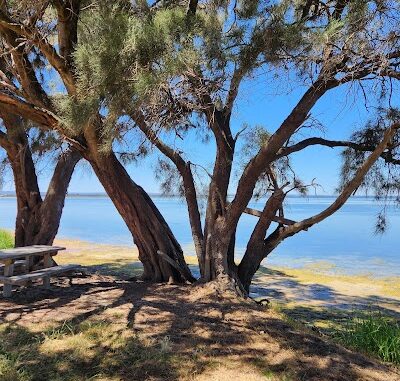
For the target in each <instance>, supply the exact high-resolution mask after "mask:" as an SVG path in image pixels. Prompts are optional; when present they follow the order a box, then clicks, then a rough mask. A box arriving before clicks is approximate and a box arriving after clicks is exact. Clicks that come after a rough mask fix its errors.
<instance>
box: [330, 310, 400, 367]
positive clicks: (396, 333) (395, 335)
mask: <svg viewBox="0 0 400 381" xmlns="http://www.w3.org/2000/svg"><path fill="white" fill-rule="evenodd" d="M338 339H339V341H340V342H341V343H342V344H344V345H345V346H348V347H351V348H354V349H356V350H359V351H362V352H365V353H368V354H370V355H373V356H376V357H378V358H380V359H381V360H383V361H386V362H391V363H393V364H396V365H400V326H399V324H398V323H397V322H396V321H394V320H393V319H389V318H386V317H384V316H382V315H381V314H373V313H370V314H369V315H368V316H367V317H366V318H354V319H353V320H352V321H350V323H349V324H348V326H347V327H346V328H345V329H344V330H343V331H341V332H340V333H339V334H338Z"/></svg>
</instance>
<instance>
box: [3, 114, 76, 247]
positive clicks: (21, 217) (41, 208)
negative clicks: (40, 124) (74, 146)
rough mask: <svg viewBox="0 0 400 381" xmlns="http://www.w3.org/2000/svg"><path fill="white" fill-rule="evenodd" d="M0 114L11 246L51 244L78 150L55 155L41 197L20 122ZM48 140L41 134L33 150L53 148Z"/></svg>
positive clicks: (29, 146) (32, 161)
mask: <svg viewBox="0 0 400 381" xmlns="http://www.w3.org/2000/svg"><path fill="white" fill-rule="evenodd" d="M0 117H1V119H2V120H3V126H4V129H5V131H1V130H0V146H1V147H2V148H3V149H4V150H5V152H6V158H7V162H8V164H9V165H10V167H11V169H12V173H13V177H14V185H15V192H16V196H17V218H16V222H15V246H16V247H20V246H29V245H52V244H53V241H54V238H55V237H56V235H57V232H58V228H59V226H60V220H61V215H62V211H63V208H64V202H65V197H66V194H67V190H68V185H69V183H70V180H71V176H72V173H73V171H74V168H75V166H76V164H77V163H78V161H79V160H80V159H81V156H80V154H79V152H77V151H71V150H67V151H66V152H63V151H62V152H61V154H59V155H58V160H57V164H56V166H55V169H54V172H53V175H52V178H51V181H50V184H49V187H48V190H47V192H46V196H45V198H44V199H43V198H42V195H41V193H40V190H39V185H38V179H37V174H36V169H35V163H34V160H33V155H32V149H31V145H30V144H29V139H28V134H27V131H26V127H25V126H24V121H23V120H22V119H21V118H20V117H18V116H15V115H13V114H9V113H2V112H1V111H0ZM51 140H52V139H51V138H48V137H45V136H42V142H41V143H42V146H39V147H37V150H38V151H39V152H40V153H41V154H43V153H45V152H46V151H47V150H48V149H54V147H52V146H53V144H49V141H51ZM34 143H35V142H34ZM37 143H38V140H36V145H38V144H37ZM58 145H59V148H61V143H60V142H58Z"/></svg>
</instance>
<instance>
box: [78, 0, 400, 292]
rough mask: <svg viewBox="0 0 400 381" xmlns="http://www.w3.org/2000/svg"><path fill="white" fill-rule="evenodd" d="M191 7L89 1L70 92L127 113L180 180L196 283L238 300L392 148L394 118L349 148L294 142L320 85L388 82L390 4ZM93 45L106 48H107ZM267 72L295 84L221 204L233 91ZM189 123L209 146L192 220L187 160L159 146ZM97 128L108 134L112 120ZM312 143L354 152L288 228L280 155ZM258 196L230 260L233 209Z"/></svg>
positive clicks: (397, 43)
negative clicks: (283, 114) (288, 105)
mask: <svg viewBox="0 0 400 381" xmlns="http://www.w3.org/2000/svg"><path fill="white" fill-rule="evenodd" d="M193 3H194V2H190V4H189V8H186V6H182V5H181V3H180V2H156V4H155V5H154V6H148V5H147V3H146V4H144V3H140V6H139V5H137V6H136V7H135V6H134V7H133V8H132V7H129V6H126V7H125V8H124V7H122V8H121V7H119V6H114V7H112V6H109V5H107V4H106V2H105V3H102V2H100V3H99V6H98V7H94V8H92V14H91V21H92V22H91V24H90V25H89V24H88V23H86V26H87V28H86V32H87V35H86V39H85V37H84V36H85V34H84V33H83V37H82V40H81V45H80V49H79V50H78V51H77V52H78V53H79V54H77V55H76V58H77V59H76V61H75V64H76V70H77V73H79V78H80V81H79V85H80V93H81V94H85V95H84V96H83V95H82V96H81V99H84V101H83V102H81V103H80V106H81V107H83V108H84V109H85V110H88V109H90V105H91V104H92V103H91V102H93V101H94V103H95V104H96V105H97V103H98V101H99V100H101V102H102V105H103V108H104V110H106V113H107V115H109V116H113V117H114V118H125V119H124V121H125V124H127V125H129V123H131V125H130V128H138V129H140V130H141V131H142V132H143V134H144V135H145V136H146V137H147V139H148V140H149V142H151V143H152V144H153V145H154V146H155V147H157V148H158V150H159V151H160V152H161V153H162V154H163V155H164V156H166V157H167V158H168V159H169V160H170V162H171V163H172V164H173V165H174V166H175V167H176V170H177V172H178V174H179V176H180V178H181V181H182V188H183V190H184V195H185V198H186V201H187V204H188V210H189V217H190V223H191V228H192V233H193V238H194V242H195V247H196V252H197V256H198V260H199V265H200V270H201V275H202V278H203V280H205V281H211V280H218V281H223V282H224V283H226V281H228V284H231V282H232V281H233V283H234V284H235V287H236V288H237V289H239V290H240V292H248V290H249V286H250V283H251V280H252V278H253V276H254V274H255V272H256V271H257V269H258V268H259V266H260V263H261V261H262V260H263V259H265V258H266V257H267V256H268V255H269V254H270V253H271V252H272V251H273V250H274V249H275V248H276V247H277V246H278V245H279V244H280V243H281V242H282V241H284V240H285V239H287V238H289V237H291V236H293V235H295V234H297V233H299V232H301V231H304V230H307V229H309V228H311V227H312V226H313V225H315V224H317V223H319V222H321V221H323V220H324V219H326V218H328V217H329V216H330V215H332V214H333V213H335V212H336V211H337V210H338V209H340V208H341V207H342V206H343V204H344V203H345V202H346V201H347V200H348V198H349V197H350V196H351V195H352V194H353V193H354V192H355V191H356V190H357V189H358V188H359V187H360V186H361V185H362V183H363V179H364V178H365V175H366V174H367V173H368V171H369V170H370V169H371V168H372V167H373V166H374V165H375V163H376V162H377V161H378V160H384V161H385V160H387V159H388V158H389V157H390V156H391V155H393V154H394V153H395V152H394V148H395V145H394V144H393V141H394V139H395V136H396V132H397V129H398V126H399V124H398V123H399V119H398V118H396V120H394V121H391V122H390V123H389V124H386V125H385V126H384V128H383V129H382V130H381V133H380V134H379V135H378V136H379V138H378V139H376V140H375V141H374V142H373V144H369V143H368V142H367V141H364V140H363V139H355V138H354V136H353V138H352V140H349V141H330V140H326V139H324V138H322V137H320V136H311V137H309V138H307V139H304V140H299V133H298V132H299V130H300V129H301V128H302V127H304V125H305V124H306V123H307V122H308V121H309V120H310V112H311V111H312V109H313V107H314V106H315V104H316V103H317V102H318V100H319V99H321V98H322V97H323V96H325V94H327V93H328V92H330V91H331V90H332V89H336V88H338V87H344V86H350V85H356V84H359V85H360V86H365V85H363V84H367V83H368V82H373V83H381V84H382V86H384V85H385V84H386V81H396V80H397V79H399V78H400V72H399V71H398V64H399V61H398V60H399V58H400V40H399V35H398V33H397V23H398V21H399V11H400V9H399V4H398V2H394V1H358V0H348V1H342V0H336V1H329V2H322V1H312V2H309V1H296V2H290V1H289V2H287V1H275V2H264V1H248V2H247V1H246V2H236V1H207V2H199V3H197V2H195V3H196V4H193ZM116 20H117V21H116ZM113 23H115V24H113ZM111 25H112V26H111ZM117 25H118V26H119V27H120V28H119V29H118V30H117V31H116V27H117ZM92 36H96V37H97V38H96V39H93V37H92ZM104 41H108V42H110V41H112V43H113V45H112V49H114V50H112V51H111V50H110V46H109V45H108V46H107V45H105V44H104ZM100 42H101V43H100ZM105 46H107V47H106V48H105ZM149 46H151V47H152V48H149ZM104 62H107V63H108V64H109V65H104ZM110 67H112V70H110ZM272 70H275V71H276V72H277V73H279V74H282V73H285V72H286V73H289V74H288V77H289V78H292V80H293V81H294V80H295V79H296V78H300V79H301V80H302V81H303V83H305V84H306V86H307V88H306V90H305V92H304V94H303V96H302V97H301V98H300V99H299V101H298V102H297V104H296V105H295V107H294V108H293V109H291V110H288V115H287V118H286V119H285V120H284V121H283V122H282V123H281V125H280V126H278V127H277V128H276V130H274V131H272V132H269V131H266V130H261V131H260V133H258V134H256V136H257V138H258V143H259V145H258V148H257V149H256V150H255V152H254V153H253V154H252V156H251V157H250V158H249V160H248V162H247V164H246V165H245V166H244V169H243V171H242V173H241V175H240V177H239V180H238V182H237V185H236V188H235V191H234V197H233V200H231V201H230V200H229V199H228V189H229V187H230V186H231V187H232V185H233V180H232V178H233V175H232V165H233V161H234V158H235V156H237V155H238V152H237V149H236V145H237V141H238V138H239V137H240V134H241V131H237V132H236V134H235V131H233V130H232V128H231V121H232V111H233V108H234V106H235V104H236V100H237V97H238V94H239V90H240V85H241V83H243V82H244V81H249V80H250V78H251V76H252V75H257V74H259V73H261V72H262V71H272ZM93 80H94V82H93ZM91 83H92V84H93V83H94V86H90V84H91ZM266 85H268V84H266ZM96 107H97V106H96ZM194 128H197V129H199V130H200V129H203V130H205V131H206V132H207V133H208V132H209V133H211V134H212V137H213V139H214V141H215V145H216V154H215V159H214V166H213V170H212V172H211V173H210V174H209V177H210V181H209V184H208V199H207V207H206V216H205V221H204V226H202V222H201V218H200V213H199V206H198V195H197V191H196V186H195V180H194V176H193V173H192V168H193V167H194V164H193V163H191V161H190V160H189V159H187V157H188V156H189V155H188V153H187V152H186V153H185V152H182V151H183V150H182V148H178V147H177V146H174V145H170V144H168V143H167V140H165V139H163V136H166V135H167V136H168V135H169V134H172V135H175V136H178V137H181V138H182V139H183V141H184V139H185V138H184V135H185V133H186V132H187V131H188V130H191V129H194ZM105 131H108V133H109V134H113V133H118V130H117V131H116V130H115V129H114V128H113V126H112V127H111V128H109V129H106V130H105ZM253 143H254V144H255V142H253ZM183 145H184V143H183ZM313 145H321V146H327V147H331V148H333V147H345V148H346V147H347V148H348V149H349V150H350V151H351V152H353V151H354V152H363V156H362V159H361V160H359V161H358V162H357V164H356V166H355V168H354V171H352V173H350V172H349V174H350V175H349V176H348V177H347V178H346V179H345V181H344V183H343V184H342V189H341V192H340V193H339V195H338V197H337V198H336V200H335V201H334V202H333V203H332V204H331V205H330V206H329V207H328V208H326V209H325V210H324V211H322V212H321V213H319V214H317V215H315V216H310V217H309V218H306V219H304V220H302V221H298V222H295V221H291V220H288V219H287V218H285V203H284V201H285V198H286V197H287V195H288V193H290V192H292V191H300V192H305V191H306V189H307V185H305V184H303V183H302V182H301V181H300V180H299V179H298V177H297V176H296V174H295V173H293V172H292V170H291V167H290V157H291V155H292V154H294V153H296V152H299V151H301V150H305V149H307V148H308V147H310V146H313ZM167 167H168V169H170V167H169V166H164V168H167ZM169 175H170V174H168V176H169ZM260 187H261V188H260ZM259 188H260V189H263V190H264V193H265V195H266V196H267V201H266V203H265V206H264V209H263V210H262V211H258V212H255V214H257V215H258V216H259V220H258V222H257V224H256V226H255V228H254V231H253V233H252V235H251V237H250V239H249V242H248V245H247V250H246V252H245V255H244V257H243V258H242V260H241V262H240V264H239V265H236V264H235V262H234V247H235V234H236V229H237V225H238V222H239V219H240V217H241V216H242V214H243V213H245V212H252V213H253V214H254V211H250V210H249V209H248V204H249V202H250V200H251V198H252V197H253V195H254V194H255V192H257V189H259Z"/></svg>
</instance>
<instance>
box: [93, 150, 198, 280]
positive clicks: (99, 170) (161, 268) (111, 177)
mask: <svg viewBox="0 0 400 381" xmlns="http://www.w3.org/2000/svg"><path fill="white" fill-rule="evenodd" d="M88 160H89V162H90V163H91V165H92V167H93V170H94V171H95V173H96V175H97V177H98V178H99V180H100V182H101V184H102V185H103V187H104V189H105V190H106V192H107V194H108V196H109V197H110V199H111V200H112V202H113V203H114V205H115V207H116V208H117V210H118V212H119V213H120V215H121V216H122V218H123V219H124V221H125V223H126V225H127V227H128V229H129V230H130V232H131V233H132V236H133V238H134V242H135V244H136V245H137V247H138V249H139V259H140V261H141V262H142V263H143V267H144V273H143V279H144V280H149V281H155V282H165V281H169V282H177V283H182V282H184V281H189V282H193V281H195V278H194V277H193V276H192V274H191V272H190V270H189V267H188V266H187V264H186V262H185V259H184V256H183V251H182V248H181V247H180V245H179V243H178V242H177V240H176V239H175V237H174V235H173V233H172V231H171V229H170V228H169V226H168V224H167V223H166V221H165V220H164V218H163V216H162V215H161V213H160V212H159V210H158V209H157V207H156V206H155V205H154V203H153V201H152V200H151V198H150V197H149V196H148V194H147V193H146V192H145V191H144V190H143V189H142V188H141V187H140V186H139V185H137V184H136V183H135V182H134V181H132V179H131V178H130V176H129V174H128V173H127V172H126V170H125V168H124V167H123V166H122V164H121V163H120V162H119V161H118V159H117V158H116V156H115V155H114V154H113V153H109V154H104V155H97V156H96V159H93V158H90V157H88ZM158 251H160V252H162V253H164V254H166V255H167V256H168V257H170V258H171V259H172V260H173V262H174V263H176V265H177V267H178V268H179V270H178V269H177V268H176V267H174V266H172V265H171V264H169V263H168V261H166V260H165V259H163V256H162V255H159V254H158Z"/></svg>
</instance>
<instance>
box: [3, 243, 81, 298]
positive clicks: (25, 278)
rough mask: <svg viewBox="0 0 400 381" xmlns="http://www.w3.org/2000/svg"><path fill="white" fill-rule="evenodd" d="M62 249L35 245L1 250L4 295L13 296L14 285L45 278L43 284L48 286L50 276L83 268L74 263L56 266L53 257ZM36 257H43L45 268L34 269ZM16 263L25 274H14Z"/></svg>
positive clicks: (63, 248)
mask: <svg viewBox="0 0 400 381" xmlns="http://www.w3.org/2000/svg"><path fill="white" fill-rule="evenodd" d="M61 250H65V247H59V246H44V245H35V246H25V247H18V248H15V249H6V250H0V264H3V266H2V268H3V275H1V276H0V283H3V296H4V297H5V298H8V297H10V296H11V293H12V286H13V285H17V286H22V285H25V284H27V283H29V282H31V281H33V280H37V279H43V285H44V286H45V287H47V288H48V287H49V286H50V277H52V276H55V275H60V274H64V273H68V272H72V271H75V270H78V269H80V268H81V266H79V265H72V264H71V265H57V266H55V265H54V261H53V260H52V257H54V256H55V255H57V254H58V252H59V251H61ZM35 257H36V258H43V264H44V268H43V269H40V270H34V271H32V268H33V263H34V258H35ZM16 265H18V266H20V267H22V269H23V274H18V275H14V269H15V267H16Z"/></svg>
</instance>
